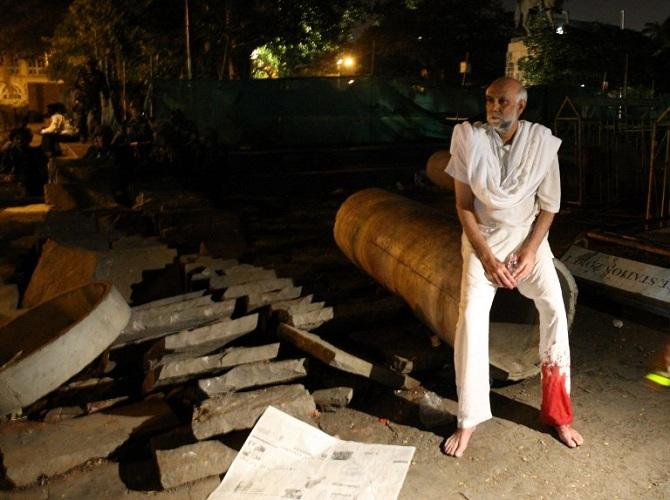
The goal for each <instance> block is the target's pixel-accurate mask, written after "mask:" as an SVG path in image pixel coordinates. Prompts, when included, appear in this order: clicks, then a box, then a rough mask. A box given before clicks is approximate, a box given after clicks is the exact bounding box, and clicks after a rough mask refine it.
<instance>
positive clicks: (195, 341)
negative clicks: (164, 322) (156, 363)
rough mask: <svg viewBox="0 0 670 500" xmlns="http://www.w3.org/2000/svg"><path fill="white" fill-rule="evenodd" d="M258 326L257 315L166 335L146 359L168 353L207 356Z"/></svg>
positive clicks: (152, 348)
mask: <svg viewBox="0 0 670 500" xmlns="http://www.w3.org/2000/svg"><path fill="white" fill-rule="evenodd" d="M257 325H258V314H250V315H247V316H242V317H241V318H237V319H224V320H222V321H217V322H216V323H212V324H210V325H207V326H202V327H200V328H195V329H193V330H186V331H183V332H179V333H175V334H173V335H168V336H167V337H163V338H162V339H160V340H158V341H157V342H156V343H155V344H154V345H153V346H152V347H151V349H150V351H149V352H148V353H147V359H156V358H158V357H160V356H161V355H162V354H164V353H168V352H188V353H189V354H191V355H194V356H195V355H196V353H202V354H207V353H208V352H212V351H215V350H217V349H219V348H220V347H223V346H224V345H226V344H228V343H229V342H232V341H233V340H235V339H237V338H240V337H242V336H243V335H246V334H247V333H250V332H253V331H254V330H255V329H256V326H257Z"/></svg>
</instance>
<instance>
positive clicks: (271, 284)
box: [223, 278, 293, 299]
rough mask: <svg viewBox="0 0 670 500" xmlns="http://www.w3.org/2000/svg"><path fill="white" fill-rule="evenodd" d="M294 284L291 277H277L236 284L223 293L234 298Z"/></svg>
mask: <svg viewBox="0 0 670 500" xmlns="http://www.w3.org/2000/svg"><path fill="white" fill-rule="evenodd" d="M292 286H293V280H292V279H290V278H275V279H269V280H261V281H254V282H253V283H245V284H242V285H234V286H231V287H230V288H228V289H227V290H226V291H225V292H224V293H223V298H224V299H234V298H237V297H243V296H245V295H252V294H262V293H265V292H272V291H275V290H281V289H283V288H288V287H292ZM287 298H288V297H287Z"/></svg>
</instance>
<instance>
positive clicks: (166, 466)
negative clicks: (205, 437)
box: [156, 440, 237, 489]
mask: <svg viewBox="0 0 670 500" xmlns="http://www.w3.org/2000/svg"><path fill="white" fill-rule="evenodd" d="M236 455H237V451H235V450H233V449H232V448H229V447H228V446H226V445H225V444H223V443H221V442H219V441H213V440H212V441H200V442H198V443H195V444H189V445H185V446H180V447H179V448H175V449H172V450H156V465H157V466H158V473H159V476H160V482H161V486H163V488H165V489H167V488H174V487H175V486H179V485H182V484H185V483H190V482H191V481H195V480H196V479H201V478H203V477H208V476H214V475H218V474H223V473H225V472H226V471H227V470H228V467H230V464H231V463H233V460H234V459H235V456H236Z"/></svg>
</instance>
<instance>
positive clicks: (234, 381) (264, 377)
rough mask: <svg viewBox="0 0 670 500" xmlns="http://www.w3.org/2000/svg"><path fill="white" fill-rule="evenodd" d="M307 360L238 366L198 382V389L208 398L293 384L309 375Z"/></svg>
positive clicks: (288, 360)
mask: <svg viewBox="0 0 670 500" xmlns="http://www.w3.org/2000/svg"><path fill="white" fill-rule="evenodd" d="M306 361H307V360H306V359H304V358H302V359H287V360H284V361H274V362H260V363H249V364H246V365H240V366H236V367H235V368H233V369H231V370H230V371H228V372H226V373H224V374H223V375H219V376H218V377H212V378H207V379H201V380H199V381H198V387H199V388H200V390H202V391H203V392H204V393H205V394H207V395H208V396H210V397H211V396H214V395H216V394H222V393H226V392H236V391H240V390H242V389H249V388H252V387H259V386H262V385H270V384H281V383H285V382H292V381H294V380H296V379H299V378H302V377H304V376H306V375H307V369H306V367H305V363H306Z"/></svg>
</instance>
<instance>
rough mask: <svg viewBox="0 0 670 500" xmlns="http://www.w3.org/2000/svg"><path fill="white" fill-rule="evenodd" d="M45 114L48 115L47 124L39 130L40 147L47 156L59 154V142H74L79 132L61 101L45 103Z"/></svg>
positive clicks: (60, 152)
mask: <svg viewBox="0 0 670 500" xmlns="http://www.w3.org/2000/svg"><path fill="white" fill-rule="evenodd" d="M47 115H48V116H49V117H50V122H49V126H48V127H45V128H43V129H42V130H41V131H40V134H41V135H42V149H43V150H44V152H45V153H46V155H47V156H59V155H60V154H62V151H61V149H60V143H61V142H75V141H76V140H77V139H78V136H79V134H78V132H77V128H76V127H75V126H74V124H73V123H72V120H71V119H70V118H69V117H68V116H67V113H66V111H65V106H64V105H63V104H62V103H59V102H57V103H52V104H49V105H47Z"/></svg>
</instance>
